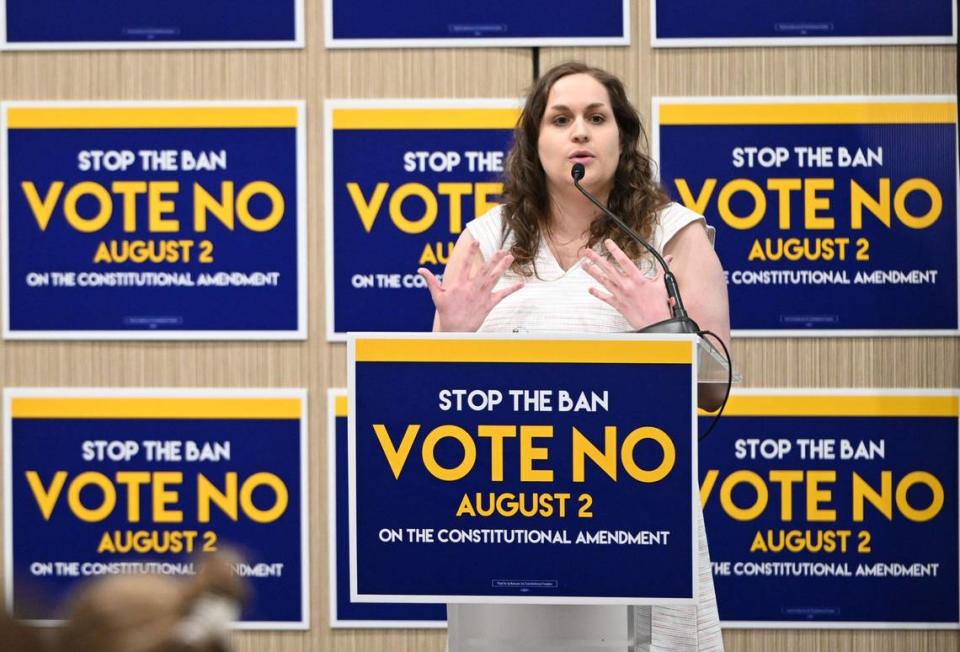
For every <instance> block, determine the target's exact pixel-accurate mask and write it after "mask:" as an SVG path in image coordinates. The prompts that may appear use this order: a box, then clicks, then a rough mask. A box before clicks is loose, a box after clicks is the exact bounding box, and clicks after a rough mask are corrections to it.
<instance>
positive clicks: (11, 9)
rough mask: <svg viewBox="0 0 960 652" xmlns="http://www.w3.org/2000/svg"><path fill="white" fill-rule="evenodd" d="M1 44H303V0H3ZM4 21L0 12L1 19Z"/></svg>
mask: <svg viewBox="0 0 960 652" xmlns="http://www.w3.org/2000/svg"><path fill="white" fill-rule="evenodd" d="M0 13H3V15H2V16H0V18H4V19H5V21H6V32H5V34H3V35H0V38H2V39H3V40H0V49H20V50H25V49H30V50H42V49H57V50H65V49H117V48H122V49H159V48H164V49H168V48H265V47H269V48H284V47H286V48H294V47H303V43H304V40H303V0H269V1H265V0H204V2H192V1H191V0H98V1H97V2H63V0H3V3H2V4H0ZM3 23H4V21H3V20H0V26H2V25H3Z"/></svg>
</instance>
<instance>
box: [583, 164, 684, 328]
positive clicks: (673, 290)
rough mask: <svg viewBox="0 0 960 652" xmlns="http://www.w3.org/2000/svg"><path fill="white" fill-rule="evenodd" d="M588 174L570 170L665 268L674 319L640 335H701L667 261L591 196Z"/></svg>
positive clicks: (665, 320)
mask: <svg viewBox="0 0 960 652" xmlns="http://www.w3.org/2000/svg"><path fill="white" fill-rule="evenodd" d="M586 173H587V169H586V168H585V167H584V166H583V164H582V163H575V164H574V165H573V169H572V170H570V175H571V176H572V177H573V185H575V186H576V187H577V190H579V191H580V192H581V193H583V196H584V197H586V198H587V199H589V200H590V201H591V202H592V203H593V205H594V206H596V207H597V208H599V209H600V210H601V211H603V213H604V215H606V216H607V217H608V218H610V219H611V220H612V221H613V223H614V224H616V225H617V226H618V227H620V230H621V231H623V232H624V233H626V234H627V235H628V236H630V237H631V238H632V239H633V240H635V241H636V242H637V243H638V244H640V245H641V246H642V247H643V248H644V249H646V250H647V251H649V252H650V253H651V254H653V257H654V258H656V259H657V262H658V263H660V267H662V268H663V282H664V284H665V285H666V286H667V296H668V297H669V298H671V299H673V317H671V318H670V319H664V320H663V321H658V322H657V323H655V324H650V325H649V326H646V327H644V328H641V329H640V330H639V331H637V332H638V333H699V332H700V327H699V326H697V323H696V322H695V321H693V320H692V319H690V317H689V315H687V310H686V308H684V307H683V300H682V299H681V298H680V289H679V288H678V287H677V279H676V278H675V277H674V275H673V272H671V271H670V267H669V266H668V265H667V261H665V260H664V259H663V257H662V256H661V255H660V254H659V252H657V250H656V249H654V248H653V247H651V246H650V245H649V244H647V242H646V241H645V240H644V239H643V238H641V237H640V234H639V233H637V232H636V231H634V230H633V229H632V228H630V227H629V226H628V225H627V223H626V222H624V221H623V220H622V219H620V218H619V217H617V216H616V215H614V214H613V213H611V212H610V211H609V210H608V209H607V207H606V206H604V205H603V204H601V203H600V202H598V201H597V199H596V198H595V197H594V196H593V195H591V194H590V193H589V192H587V190H586V189H585V188H584V187H583V186H581V185H580V180H581V179H583V177H584V175H585V174H586Z"/></svg>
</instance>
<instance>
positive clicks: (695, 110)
mask: <svg viewBox="0 0 960 652" xmlns="http://www.w3.org/2000/svg"><path fill="white" fill-rule="evenodd" d="M956 121H957V103H956V102H877V103H873V102H864V103H847V104H830V103H820V102H818V103H816V104H813V103H811V104H661V105H660V124H662V125H744V124H746V125H764V124H769V125H787V124H796V125H814V124H817V125H819V124H941V123H942V124H953V123H955V122H956Z"/></svg>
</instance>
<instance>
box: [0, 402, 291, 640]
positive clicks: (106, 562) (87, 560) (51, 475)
mask: <svg viewBox="0 0 960 652" xmlns="http://www.w3.org/2000/svg"><path fill="white" fill-rule="evenodd" d="M305 404H306V395H305V392H302V391H299V390H232V391H231V390H208V391H204V390H192V391H190V390H173V389H170V390H139V389H138V390H103V389H63V388H61V389H47V390H27V389H19V390H18V389H12V390H6V391H5V392H4V415H5V424H4V425H5V430H4V432H5V433H6V435H5V440H4V451H3V455H4V459H5V460H6V466H5V468H4V470H5V478H4V482H5V486H6V487H7V491H5V492H4V514H5V515H6V519H7V520H6V528H5V532H6V535H5V536H6V537H7V555H6V557H5V564H4V578H5V580H6V596H7V606H8V608H9V609H11V611H12V613H13V615H14V616H15V617H17V618H23V619H28V620H41V621H44V620H50V619H53V618H56V617H57V616H58V615H59V614H61V613H63V608H64V605H65V600H67V599H68V598H69V596H70V594H71V592H73V591H75V590H76V588H77V587H78V586H79V585H80V584H81V583H85V582H89V581H90V580H92V579H96V578H98V577H104V576H108V575H115V574H131V575H138V574H146V573H150V574H161V575H166V576H171V577H178V576H179V577H187V576H190V575H193V574H194V573H195V571H196V564H197V562H199V561H202V557H203V555H204V554H206V553H210V552H214V551H216V550H219V549H221V548H224V547H226V548H232V549H234V550H236V551H238V552H239V554H240V555H241V557H242V561H241V562H240V563H237V564H235V565H234V573H235V574H237V575H238V576H240V577H244V578H245V580H246V581H247V582H248V583H249V586H250V589H251V599H250V601H249V603H248V604H247V605H246V606H245V608H244V611H243V613H242V615H241V619H240V622H239V623H238V626H239V627H240V628H246V629H305V628H307V626H308V621H309V582H308V577H309V573H308V567H307V563H308V548H307V535H308V532H309V527H308V524H307V513H308V512H307V504H306V500H307V492H306V460H307V456H306V446H307V438H306V427H305V423H306V421H305V410H306V407H305Z"/></svg>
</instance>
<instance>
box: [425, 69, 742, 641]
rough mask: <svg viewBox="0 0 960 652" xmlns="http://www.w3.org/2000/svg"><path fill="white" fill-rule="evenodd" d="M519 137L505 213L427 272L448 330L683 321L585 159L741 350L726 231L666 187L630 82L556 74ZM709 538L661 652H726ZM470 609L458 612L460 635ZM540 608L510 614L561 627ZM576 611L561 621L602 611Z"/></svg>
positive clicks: (694, 301) (707, 318) (701, 313)
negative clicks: (438, 273)
mask: <svg viewBox="0 0 960 652" xmlns="http://www.w3.org/2000/svg"><path fill="white" fill-rule="evenodd" d="M514 136H515V143H514V147H513V150H512V151H511V153H510V155H509V157H508V159H507V170H506V179H505V184H504V193H503V199H504V203H503V205H502V206H499V207H497V208H495V209H494V210H491V211H490V212H489V213H487V214H486V215H483V216H481V217H479V218H478V219H476V220H474V221H473V222H471V223H470V224H468V225H467V229H466V230H465V231H464V232H463V233H462V234H461V236H460V239H459V240H458V241H457V244H456V246H455V247H454V250H453V252H452V254H451V256H450V260H449V262H448V264H447V268H446V271H445V272H444V277H443V282H442V283H441V282H440V281H439V280H438V279H437V278H436V277H435V276H434V275H433V274H431V273H430V272H429V271H428V270H426V269H421V270H419V273H420V274H421V275H422V276H423V277H424V278H425V280H426V282H427V286H428V288H429V290H430V294H431V296H432V297H433V301H434V305H435V306H436V309H437V312H436V317H435V320H434V330H437V331H448V332H472V331H480V332H482V331H513V332H537V331H540V332H548V331H553V332H558V331H570V332H578V333H617V332H628V331H635V330H639V329H642V328H644V327H646V326H649V325H650V324H654V323H656V322H658V321H662V320H664V319H667V318H668V317H669V316H670V314H671V310H670V305H669V303H668V299H667V294H666V290H665V288H664V284H663V278H662V273H661V271H660V270H658V269H656V268H655V266H654V264H653V263H652V261H651V259H650V257H649V255H644V253H643V252H642V251H641V248H640V245H638V244H637V243H636V242H634V241H633V240H632V239H631V238H630V237H629V236H627V235H626V234H625V233H623V232H622V231H621V230H620V229H619V228H618V227H616V226H615V225H614V224H613V223H612V222H610V221H609V220H607V219H605V218H604V217H603V215H602V214H601V212H600V211H598V210H597V209H596V207H595V206H593V205H592V204H591V203H590V202H589V200H587V198H586V197H584V196H583V195H582V194H581V193H580V192H579V191H578V190H577V189H576V187H575V186H574V184H573V180H572V177H571V169H572V167H573V166H574V165H575V164H578V163H579V164H581V165H583V166H584V168H585V175H584V178H583V181H582V185H583V186H584V187H585V188H586V189H587V190H589V191H590V192H591V193H592V194H593V195H594V196H595V197H597V199H599V201H600V202H601V203H604V204H605V205H606V206H607V207H608V208H609V209H610V210H611V211H612V212H613V213H615V214H617V215H618V216H620V217H621V218H623V219H624V220H625V221H626V222H627V223H628V224H629V225H630V226H631V227H633V228H634V230H636V231H638V232H639V233H640V234H641V235H642V236H643V237H644V238H645V239H647V241H648V242H651V243H652V244H653V246H654V247H656V248H657V249H658V250H660V251H661V252H662V253H663V254H664V256H665V257H666V259H667V261H668V262H669V263H670V266H671V270H672V271H673V273H674V275H675V276H676V278H677V282H678V285H679V287H680V290H681V292H682V295H683V298H684V305H685V306H686V308H687V311H688V312H689V314H690V316H691V317H692V318H693V319H694V320H695V321H696V322H697V323H698V324H699V325H700V327H701V328H702V329H704V330H709V331H713V332H714V333H717V334H718V335H719V336H720V337H721V338H723V339H724V340H725V341H727V342H728V341H729V331H730V328H729V314H728V307H727V293H726V282H725V279H724V275H723V270H722V268H721V266H720V262H719V260H718V259H717V256H716V254H715V253H714V251H713V247H712V244H711V236H712V233H711V232H710V231H708V228H707V227H706V222H705V220H704V218H703V217H702V216H701V215H698V214H696V213H694V212H692V211H690V210H687V209H686V208H684V207H682V206H679V205H677V204H673V203H671V202H670V200H669V199H668V198H667V196H666V194H665V192H664V191H663V189H662V188H661V187H660V186H659V185H658V184H657V183H656V182H655V180H654V178H653V172H652V169H651V162H650V159H649V158H647V157H646V156H645V155H644V154H643V153H642V152H641V151H640V141H641V138H643V139H644V140H645V135H644V133H643V129H642V127H641V125H640V118H639V116H638V115H637V112H636V110H635V109H634V108H633V107H632V106H631V105H630V102H629V100H628V99H627V97H626V92H625V90H624V87H623V84H622V83H621V82H620V80H619V79H617V78H616V77H614V76H612V75H610V74H609V73H607V72H604V71H602V70H598V69H596V68H590V67H588V66H585V65H583V64H579V63H566V64H561V65H559V66H557V67H555V68H553V69H551V70H550V71H548V72H547V73H546V74H544V75H543V76H542V77H541V78H540V79H539V80H538V81H537V83H536V84H535V85H534V87H533V88H532V90H531V91H530V93H529V95H528V97H527V100H526V103H525V105H524V108H523V112H522V114H521V116H520V120H519V121H518V123H517V127H516V129H515V132H514ZM721 396H722V394H721ZM719 398H720V397H718V396H706V397H704V396H703V395H701V403H702V404H705V406H706V407H714V406H715V405H716V404H717V403H718V402H719ZM699 529H700V536H699V539H700V568H701V576H700V579H699V582H700V586H699V593H700V601H699V604H698V605H697V607H696V608H690V607H686V608H684V607H674V608H666V607H654V608H653V610H652V613H647V612H642V613H640V614H638V617H639V618H640V619H644V618H647V619H650V620H652V639H653V640H652V643H653V645H652V647H653V649H658V648H659V649H699V650H707V649H722V648H723V641H722V639H721V637H720V627H719V622H718V618H717V611H716V600H715V597H714V591H713V581H712V576H711V573H710V564H709V557H708V555H707V550H706V537H705V535H704V534H703V527H702V516H701V526H700V528H699ZM468 609H470V607H458V608H456V609H452V610H451V613H450V618H451V627H453V626H454V623H455V622H456V621H458V620H460V619H462V618H461V617H462V616H463V612H464V611H466V610H468ZM527 609H529V610H530V612H529V613H528V614H527V616H526V617H525V616H523V615H519V616H518V614H521V613H522V612H523V610H519V611H518V610H517V607H516V606H510V607H509V608H505V609H503V614H502V616H503V618H508V619H509V618H517V617H520V618H523V619H525V621H526V623H527V625H526V627H525V629H526V630H529V629H530V627H531V626H533V625H532V623H534V622H536V621H537V620H542V621H544V622H547V623H549V624H547V625H546V627H548V628H549V627H554V626H556V624H557V622H558V619H557V618H556V617H555V616H550V615H549V614H548V612H547V611H545V609H548V608H545V607H544V608H540V610H539V612H538V611H537V608H533V607H531V608H527ZM553 609H556V608H553ZM566 609H567V614H566V615H564V616H561V617H560V618H559V620H560V621H563V620H567V621H569V619H571V618H576V615H575V614H574V613H573V611H575V610H577V609H583V610H586V609H594V610H596V609H597V608H596V607H592V608H588V607H568V608H566ZM601 609H604V608H601ZM606 609H610V608H606ZM494 612H495V608H487V610H486V611H485V612H484V614H483V615H482V616H481V617H482V618H484V619H488V621H489V618H490V614H491V613H494ZM554 613H555V612H554ZM595 617H601V618H602V615H598V614H594V615H593V616H591V618H595ZM494 620H496V616H494ZM486 626H487V627H495V626H496V625H495V624H494V623H493V622H488V623H487V625H486ZM546 634H547V635H548V634H549V632H547V633H546ZM536 635H537V634H536V632H531V633H530V636H531V637H532V638H531V639H530V641H531V642H533V640H534V638H535V637H536Z"/></svg>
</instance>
